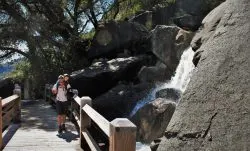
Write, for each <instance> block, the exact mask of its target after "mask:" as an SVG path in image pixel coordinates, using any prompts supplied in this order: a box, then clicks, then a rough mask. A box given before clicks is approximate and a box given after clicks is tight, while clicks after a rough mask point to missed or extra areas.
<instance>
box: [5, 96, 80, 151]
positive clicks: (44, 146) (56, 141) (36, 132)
mask: <svg viewBox="0 0 250 151" xmlns="http://www.w3.org/2000/svg"><path fill="white" fill-rule="evenodd" d="M66 127H67V128H68V132H65V133H63V134H61V135H58V133H57V124H56V111H55V109H53V108H52V107H51V105H49V104H48V103H46V102H45V101H44V100H36V101H22V123H21V126H20V128H18V130H17V131H16V133H15V134H14V135H13V137H12V138H11V139H10V138H7V140H8V139H10V141H9V142H8V143H7V145H6V146H5V148H4V150H6V151H27V150H29V151H44V150H48V151H71V150H72V151H73V150H74V151H75V150H77V151H79V150H81V149H80V145H79V135H78V133H77V130H76V129H75V126H74V125H73V124H72V123H70V122H69V121H67V123H66ZM9 137H11V136H9ZM5 141H6V140H5Z"/></svg>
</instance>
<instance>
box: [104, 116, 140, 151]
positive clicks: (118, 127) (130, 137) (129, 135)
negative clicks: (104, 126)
mask: <svg viewBox="0 0 250 151" xmlns="http://www.w3.org/2000/svg"><path fill="white" fill-rule="evenodd" d="M135 148H136V126H135V125H134V124H133V123H132V122H130V121H129V120H128V119H126V118H117V119H115V120H113V121H112V122H111V123H110V138H109V151H135Z"/></svg>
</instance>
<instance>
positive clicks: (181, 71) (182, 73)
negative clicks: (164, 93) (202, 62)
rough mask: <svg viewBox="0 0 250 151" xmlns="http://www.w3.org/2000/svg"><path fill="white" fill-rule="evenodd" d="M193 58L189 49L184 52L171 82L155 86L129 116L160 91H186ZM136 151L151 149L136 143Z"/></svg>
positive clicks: (149, 150)
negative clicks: (172, 89) (171, 89)
mask: <svg viewBox="0 0 250 151" xmlns="http://www.w3.org/2000/svg"><path fill="white" fill-rule="evenodd" d="M193 57H194V52H193V50H192V48H191V47H190V48H188V49H187V50H185V51H184V52H183V54H182V56H181V60H180V63H179V65H178V66H177V68H176V71H175V75H174V76H173V77H172V78H171V80H170V81H169V82H167V83H163V84H159V85H156V87H155V88H154V89H152V90H151V92H150V94H149V95H148V96H146V97H145V98H144V99H142V100H140V101H139V102H138V103H137V105H136V106H135V108H134V109H133V111H132V112H131V114H130V116H133V115H134V114H135V113H136V112H137V111H138V110H139V109H140V108H141V107H143V106H144V105H145V104H147V103H149V102H150V101H153V100H155V99H156V98H155V94H156V92H158V91H159V90H161V89H166V88H174V89H178V90H181V92H182V93H183V92H184V91H185V90H186V87H187V85H188V83H189V80H190V77H191V73H192V71H193V69H194V64H193V62H192V60H193ZM136 151H151V149H150V147H149V146H148V145H145V144H142V143H140V142H137V143H136Z"/></svg>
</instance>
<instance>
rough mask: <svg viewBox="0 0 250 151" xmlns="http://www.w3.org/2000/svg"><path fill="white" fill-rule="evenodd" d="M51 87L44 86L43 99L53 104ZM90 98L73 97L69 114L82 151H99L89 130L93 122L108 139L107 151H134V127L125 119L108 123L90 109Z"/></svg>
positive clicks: (98, 146)
mask: <svg viewBox="0 0 250 151" xmlns="http://www.w3.org/2000/svg"><path fill="white" fill-rule="evenodd" d="M49 93H51V86H50V85H46V86H45V96H46V97H45V98H46V100H51V98H52V102H54V100H55V99H54V97H53V96H52V95H51V94H49ZM91 106H92V100H91V98H90V97H81V98H80V97H78V96H75V97H74V101H73V105H72V108H73V109H71V112H72V114H73V117H74V119H75V120H76V123H77V125H78V126H79V134H80V144H81V147H82V148H83V149H84V150H91V151H100V150H101V149H100V145H99V144H98V143H97V142H96V141H95V139H94V138H93V136H92V135H91V133H90V132H89V130H88V129H89V128H91V127H92V123H93V122H94V124H95V125H97V126H98V127H99V128H100V129H101V132H102V133H103V134H104V135H105V136H106V137H107V138H108V142H109V143H108V144H109V147H108V148H109V149H108V150H109V151H135V147H136V126H135V125H134V124H133V123H132V122H131V121H129V120H128V119H126V118H117V119H114V120H113V121H111V122H109V121H108V120H107V119H105V118H104V117H103V116H102V115H100V114H99V113H98V112H97V111H95V110H94V109H93V108H92V107H91Z"/></svg>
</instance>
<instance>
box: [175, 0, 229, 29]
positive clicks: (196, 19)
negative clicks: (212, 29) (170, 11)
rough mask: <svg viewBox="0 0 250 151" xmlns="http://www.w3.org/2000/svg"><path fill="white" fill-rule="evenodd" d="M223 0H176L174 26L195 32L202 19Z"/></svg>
mask: <svg viewBox="0 0 250 151" xmlns="http://www.w3.org/2000/svg"><path fill="white" fill-rule="evenodd" d="M224 1H225V0H176V5H177V6H176V16H177V17H176V18H175V19H174V22H175V24H177V25H178V26H179V27H182V28H187V29H191V30H197V29H198V28H199V27H200V26H201V21H202V19H203V18H204V17H205V16H206V15H207V14H208V13H209V12H210V11H211V10H213V9H214V8H215V7H216V6H218V5H219V4H220V3H222V2H224Z"/></svg>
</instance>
